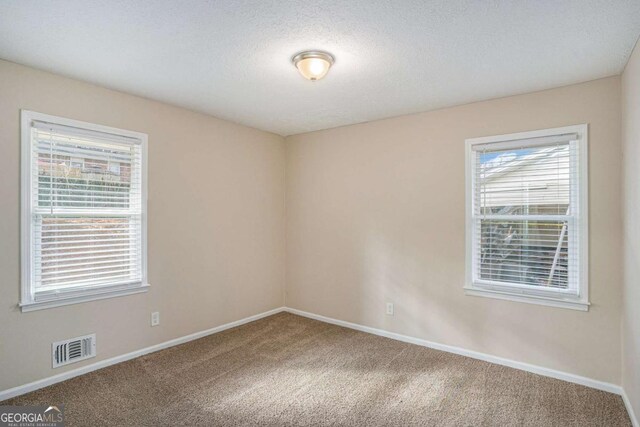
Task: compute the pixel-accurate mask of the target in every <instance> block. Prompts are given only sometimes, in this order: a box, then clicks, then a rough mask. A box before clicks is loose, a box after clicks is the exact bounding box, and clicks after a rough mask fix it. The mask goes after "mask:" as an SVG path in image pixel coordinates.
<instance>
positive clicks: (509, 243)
mask: <svg viewBox="0 0 640 427" xmlns="http://www.w3.org/2000/svg"><path fill="white" fill-rule="evenodd" d="M557 132H558V133H556V134H551V135H541V136H532V137H526V136H525V137H522V136H524V135H520V136H521V138H515V139H512V140H509V139H507V140H504V138H502V139H503V140H498V141H490V140H489V141H486V138H483V139H481V142H477V143H472V144H470V145H469V156H470V163H471V165H470V166H471V171H470V172H471V173H470V174H469V176H468V179H471V185H470V190H471V191H470V193H471V194H470V196H471V198H472V199H471V200H470V218H469V221H468V226H469V227H471V230H468V233H470V235H471V236H470V239H468V245H470V247H469V248H468V252H469V253H470V258H471V259H470V262H471V266H469V267H470V269H471V278H470V279H471V284H470V287H471V288H472V289H483V290H490V291H497V292H502V293H512V294H517V295H527V296H529V297H536V296H538V297H543V298H548V299H554V298H557V299H563V300H564V299H570V300H577V299H581V297H584V296H585V295H584V294H586V291H585V290H584V287H582V286H581V281H583V280H586V278H584V277H582V276H583V269H582V268H583V265H582V263H583V253H584V252H585V251H583V250H581V247H582V245H585V244H586V242H585V239H586V227H585V222H584V221H583V215H585V214H586V213H585V212H583V208H582V206H583V204H582V200H581V198H582V197H583V193H584V192H583V191H582V187H583V186H584V185H586V183H584V182H583V180H584V179H586V178H585V177H583V176H582V170H583V169H582V168H581V162H582V161H583V160H582V159H585V158H586V156H585V155H583V153H581V150H583V149H585V148H583V147H585V146H584V145H582V144H581V142H580V141H581V138H582V135H581V134H580V133H579V132H562V131H557ZM583 234H584V235H583Z"/></svg>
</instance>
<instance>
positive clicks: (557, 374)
mask: <svg viewBox="0 0 640 427" xmlns="http://www.w3.org/2000/svg"><path fill="white" fill-rule="evenodd" d="M285 311H287V312H289V313H292V314H297V315H298V316H303V317H308V318H310V319H315V320H319V321H321V322H325V323H331V324H333V325H338V326H344V327H345V328H350V329H355V330H357V331H362V332H367V333H370V334H374V335H379V336H381V337H386V338H391V339H394V340H398V341H403V342H407V343H410V344H417V345H421V346H423V347H429V348H433V349H435V350H441V351H446V352H449V353H454V354H459V355H461V356H467V357H471V358H473V359H479V360H484V361H485V362H491V363H496V364H498V365H504V366H508V367H510V368H515V369H520V370H522V371H527V372H532V373H534V374H538V375H543V376H545V377H551V378H556V379H559V380H564V381H568V382H571V383H575V384H580V385H584V386H587V387H591V388H595V389H598V390H603V391H608V392H610V393H615V394H618V395H622V396H623V390H622V387H620V386H618V385H615V384H611V383H607V382H604V381H598V380H594V379H591V378H587V377H582V376H580V375H575V374H569V373H567V372H561V371H556V370H555V369H549V368H544V367H542V366H536V365H531V364H529V363H524V362H517V361H515V360H511V359H505V358H503V357H498V356H493V355H491V354H486V353H481V352H479V351H473V350H467V349H464V348H460V347H454V346H451V345H446V344H440V343H437V342H433V341H427V340H423V339H421V338H414V337H409V336H406V335H401V334H397V333H395V332H389V331H385V330H383V329H377V328H372V327H369V326H363V325H359V324H357V323H351V322H345V321H344V320H337V319H332V318H331V317H326V316H321V315H318V314H313V313H309V312H306V311H302V310H297V309H295V308H289V307H287V308H285ZM630 416H631V415H630Z"/></svg>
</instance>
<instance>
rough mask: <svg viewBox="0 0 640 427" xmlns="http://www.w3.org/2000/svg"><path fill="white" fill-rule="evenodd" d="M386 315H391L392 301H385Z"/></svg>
mask: <svg viewBox="0 0 640 427" xmlns="http://www.w3.org/2000/svg"><path fill="white" fill-rule="evenodd" d="M387 315H388V316H393V303H392V302H388V303H387Z"/></svg>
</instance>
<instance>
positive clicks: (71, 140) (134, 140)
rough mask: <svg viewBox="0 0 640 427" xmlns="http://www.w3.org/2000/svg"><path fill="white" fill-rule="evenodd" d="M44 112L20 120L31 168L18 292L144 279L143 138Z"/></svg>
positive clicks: (59, 291) (100, 287) (51, 295)
mask: <svg viewBox="0 0 640 427" xmlns="http://www.w3.org/2000/svg"><path fill="white" fill-rule="evenodd" d="M34 114H37V113H34ZM47 118H49V119H50V120H37V119H29V120H27V123H26V124H25V123H24V122H23V126H24V127H27V129H23V131H26V132H28V135H27V139H28V141H26V142H25V141H24V140H23V143H27V144H28V152H27V153H26V154H27V156H28V167H29V174H30V176H29V179H28V180H27V182H28V185H29V188H28V196H27V197H28V198H29V200H28V202H27V205H28V206H29V218H28V221H29V224H28V228H29V230H28V238H27V239H26V240H27V244H28V245H29V247H28V252H29V253H28V256H29V261H30V262H29V264H30V265H29V271H28V282H29V283H28V286H27V289H26V290H25V292H24V293H23V299H26V303H30V302H31V303H33V302H38V301H42V300H51V299H59V298H65V297H67V296H77V295H86V294H91V293H95V292H103V291H105V290H114V289H126V288H131V287H137V286H141V285H143V283H144V281H145V279H146V278H145V275H146V273H145V270H146V265H145V264H146V261H145V259H146V258H145V254H144V251H145V244H144V240H145V233H146V231H145V229H144V222H145V221H144V214H145V212H144V210H145V200H144V194H143V189H144V183H143V161H144V155H143V154H144V153H143V151H144V147H143V142H144V141H143V139H142V138H140V137H137V136H136V135H135V133H133V135H123V134H121V133H114V132H108V131H104V130H96V129H91V128H87V126H85V127H83V126H70V125H66V124H60V123H56V122H55V119H56V118H54V117H45V119H47ZM65 121H66V119H65ZM127 133H129V132H127ZM129 134H131V133H129ZM25 151H26V150H25ZM25 151H23V153H25ZM25 163H26V162H25ZM23 165H24V163H23ZM24 302H25V301H23V303H24Z"/></svg>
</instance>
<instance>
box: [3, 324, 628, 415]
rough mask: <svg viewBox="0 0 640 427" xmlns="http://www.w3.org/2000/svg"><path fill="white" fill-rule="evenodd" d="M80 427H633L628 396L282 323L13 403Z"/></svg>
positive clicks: (239, 331) (226, 335)
mask: <svg viewBox="0 0 640 427" xmlns="http://www.w3.org/2000/svg"><path fill="white" fill-rule="evenodd" d="M57 403H64V405H65V413H66V414H65V415H66V420H67V425H68V426H76V425H78V426H80V425H81V426H98V425H110V426H116V425H118V426H119V425H130V426H162V425H208V426H241V425H243V426H244V425H273V426H275V425H277V426H293V425H306V426H311V425H314V426H317V425H334V426H342V425H347V426H364V425H374V426H378V425H394V426H410V425H427V426H436V425H437V426H524V425H526V426H565V425H570V426H629V425H631V424H630V421H629V418H628V416H627V413H626V411H625V408H624V404H623V402H622V399H621V398H620V397H619V396H616V395H613V394H610V393H605V392H602V391H597V390H594V389H590V388H587V387H582V386H578V385H575V384H570V383H567V382H563V381H559V380H554V379H550V378H545V377H542V376H539V375H534V374H530V373H527V372H522V371H518V370H515V369H510V368H506V367H503V366H499V365H494V364H491V363H486V362H481V361H478V360H474V359H469V358H466V357H462V356H456V355H453V354H449V353H444V352H441V351H436V350H431V349H427V348H424V347H420V346H416V345H411V344H405V343H402V342H398V341H393V340H390V339H386V338H381V337H378V336H374V335H369V334H365V333H362V332H356V331H353V330H350V329H345V328H341V327H338V326H333V325H328V324H325V323H321V322H317V321H314V320H309V319H306V318H302V317H299V316H294V315H292V314H288V313H281V314H277V315H274V316H271V317H268V318H266V319H262V320H259V321H257V322H253V323H250V324H247V325H244V326H241V327H238V328H235V329H231V330H228V331H225V332H222V333H219V334H216V335H212V336H209V337H206V338H202V339H200V340H197V341H192V342H190V343H187V344H183V345H181V346H178V347H173V348H170V349H167V350H164V351H161V352H158V353H154V354H150V355H147V356H144V357H140V358H138V359H135V360H132V361H129V362H125V363H121V364H119V365H115V366H111V367H108V368H105V369H102V370H99V371H96V372H92V373H90V374H87V375H84V376H81V377H77V378H74V379H71V380H68V381H66V382H63V383H60V384H56V385H53V386H51V387H47V388H45V389H42V390H39V391H36V392H34V393H31V394H28V395H25V396H21V397H18V398H15V399H12V400H10V401H8V402H4V404H18V405H27V404H46V405H49V404H57Z"/></svg>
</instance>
